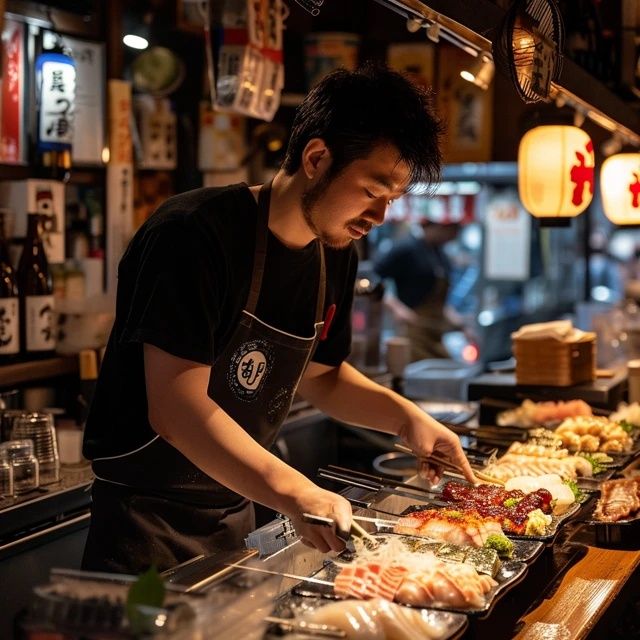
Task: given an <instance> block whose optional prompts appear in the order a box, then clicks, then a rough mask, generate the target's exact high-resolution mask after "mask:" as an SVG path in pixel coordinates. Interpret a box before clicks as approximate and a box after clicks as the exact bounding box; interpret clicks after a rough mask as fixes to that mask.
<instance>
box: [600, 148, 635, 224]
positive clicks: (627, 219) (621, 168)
mask: <svg viewBox="0 0 640 640" xmlns="http://www.w3.org/2000/svg"><path fill="white" fill-rule="evenodd" d="M600 191H601V192H602V208H603V209H604V213H605V215H606V216H607V218H609V220H611V222H613V223H614V224H640V153H618V154H617V155H615V156H610V157H609V158H607V159H606V160H605V161H604V162H603V164H602V169H601V170H600Z"/></svg>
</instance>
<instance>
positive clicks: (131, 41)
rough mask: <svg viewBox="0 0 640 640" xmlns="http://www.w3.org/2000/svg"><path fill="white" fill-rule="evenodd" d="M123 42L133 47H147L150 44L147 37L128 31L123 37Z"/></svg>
mask: <svg viewBox="0 0 640 640" xmlns="http://www.w3.org/2000/svg"><path fill="white" fill-rule="evenodd" d="M122 42H124V44H125V45H126V46H127V47H130V48H131V49H146V48H147V47H148V46H149V41H148V40H147V39H146V38H143V37H142V36H137V35H135V34H133V33H128V34H127V35H126V36H125V37H124V38H122Z"/></svg>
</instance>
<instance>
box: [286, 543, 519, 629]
mask: <svg viewBox="0 0 640 640" xmlns="http://www.w3.org/2000/svg"><path fill="white" fill-rule="evenodd" d="M339 559H340V561H341V562H343V563H344V562H346V558H343V557H342V556H339ZM339 572H340V567H339V566H338V565H337V564H335V562H333V561H329V562H327V563H326V564H325V566H324V567H322V568H321V569H320V570H318V571H317V572H316V573H314V574H313V577H314V578H319V579H321V580H329V581H331V582H333V581H334V580H335V578H336V576H337V575H338V573H339ZM526 573H527V564H526V563H525V562H519V561H517V560H507V561H506V562H502V564H501V565H500V569H499V571H498V573H497V574H496V576H494V579H495V580H496V582H497V583H498V585H497V586H496V587H494V588H493V589H491V591H489V592H488V593H487V594H486V595H485V604H484V606H483V607H480V608H477V609H460V608H456V607H451V606H448V605H446V604H441V605H439V604H433V605H429V607H428V608H429V609H434V610H438V611H451V612H453V613H461V614H466V615H468V616H479V617H484V616H487V615H489V613H490V612H491V609H492V608H493V606H494V605H495V603H496V602H497V601H498V600H499V599H500V597H502V596H503V595H504V594H505V593H506V592H507V591H509V590H510V589H512V588H513V587H515V586H516V585H517V584H518V583H519V582H520V581H521V580H523V579H524V577H525V575H526ZM292 592H293V593H294V594H295V595H297V596H303V597H314V598H317V597H321V598H325V599H329V600H341V599H342V598H340V597H339V596H336V595H335V594H334V593H333V589H332V588H331V587H329V586H326V585H318V584H313V583H301V584H300V585H298V586H296V587H294V588H293V590H292ZM405 606H409V605H405Z"/></svg>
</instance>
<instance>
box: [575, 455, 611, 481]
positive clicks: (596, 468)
mask: <svg viewBox="0 0 640 640" xmlns="http://www.w3.org/2000/svg"><path fill="white" fill-rule="evenodd" d="M578 455H579V456H582V457H583V458H584V459H585V460H587V462H589V463H590V464H591V468H592V469H593V475H594V476H595V475H597V474H599V473H602V472H603V471H606V469H607V467H606V466H605V465H604V464H602V462H601V461H600V460H598V459H597V458H596V457H595V456H592V455H591V454H590V453H585V452H584V451H581V452H580V453H578Z"/></svg>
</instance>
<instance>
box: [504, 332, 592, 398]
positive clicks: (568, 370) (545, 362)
mask: <svg viewBox="0 0 640 640" xmlns="http://www.w3.org/2000/svg"><path fill="white" fill-rule="evenodd" d="M512 348H513V355H514V357H515V359H516V383H517V384H522V385H548V386H552V387H568V386H571V385H573V384H578V383H579V382H587V381H590V380H595V377H596V334H595V333H585V334H584V336H583V337H582V338H581V339H580V340H578V341H576V342H561V341H560V340H555V339H553V338H543V339H540V340H522V339H518V338H514V339H513V340H512Z"/></svg>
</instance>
